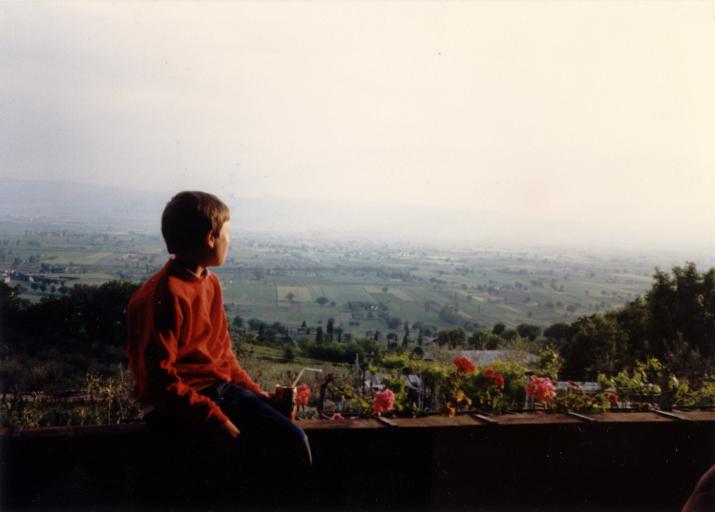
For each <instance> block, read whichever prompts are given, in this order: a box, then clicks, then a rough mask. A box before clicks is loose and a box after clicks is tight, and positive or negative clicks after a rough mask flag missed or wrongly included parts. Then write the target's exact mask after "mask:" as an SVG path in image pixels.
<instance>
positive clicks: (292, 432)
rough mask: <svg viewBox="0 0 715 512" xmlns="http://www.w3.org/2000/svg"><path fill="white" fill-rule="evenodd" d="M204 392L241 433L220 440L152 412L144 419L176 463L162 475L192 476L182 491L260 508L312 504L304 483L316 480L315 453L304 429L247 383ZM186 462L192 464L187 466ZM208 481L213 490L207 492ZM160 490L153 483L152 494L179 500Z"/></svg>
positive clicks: (216, 386)
mask: <svg viewBox="0 0 715 512" xmlns="http://www.w3.org/2000/svg"><path fill="white" fill-rule="evenodd" d="M200 393H201V394H203V395H205V396H207V397H208V398H210V399H212V400H213V401H214V402H216V403H217V404H218V406H219V407H220V408H221V410H222V411H223V412H224V414H226V416H228V417H229V418H230V419H231V421H232V422H233V423H234V424H235V425H236V426H237V427H238V429H239V430H240V431H241V435H240V436H238V438H237V439H236V440H235V441H231V440H230V438H229V437H228V435H226V436H224V435H219V436H218V438H217V437H216V432H213V431H212V432H213V433H211V432H209V431H207V430H204V429H196V426H194V425H187V424H185V423H182V420H181V418H165V417H161V416H159V415H158V414H157V413H156V411H154V412H152V413H150V415H148V416H147V417H146V418H145V420H146V422H147V424H148V425H149V427H150V430H151V431H152V432H154V433H156V434H158V435H159V438H158V441H159V443H161V442H162V441H163V442H165V443H168V446H166V447H165V449H167V452H168V454H169V455H168V456H167V457H166V461H169V464H170V466H172V467H171V469H170V470H169V471H168V472H166V473H159V477H158V478H162V477H163V478H166V479H168V481H170V482H172V483H173V484H174V485H176V482H175V480H176V475H182V474H184V475H190V477H189V478H188V479H187V480H186V481H185V482H183V483H182V484H179V486H180V487H181V488H182V489H181V490H182V491H183V492H185V493H186V494H187V495H188V496H193V497H194V498H195V497H196V496H202V499H206V500H208V499H212V498H213V499H218V500H219V503H220V502H221V500H222V499H224V498H221V496H224V497H225V496H226V495H228V496H231V497H236V498H239V499H240V500H243V501H245V502H247V503H253V504H255V505H261V506H274V507H275V506H278V507H285V506H295V505H305V504H307V501H306V500H310V499H311V497H310V496H309V495H308V494H307V493H306V492H305V485H306V484H307V483H309V482H310V481H311V475H310V467H311V464H312V456H311V450H310V444H309V443H308V437H307V436H306V435H305V432H304V431H303V429H301V428H300V427H299V426H297V425H295V424H294V423H293V422H291V421H290V420H289V419H288V418H286V417H285V416H283V415H282V414H281V413H280V412H278V411H277V410H276V409H274V408H273V407H271V405H270V404H269V403H267V402H266V401H265V400H264V399H263V398H261V397H259V396H257V395H255V394H254V393H253V392H251V391H249V390H247V389H245V388H244V387H243V386H239V385H237V384H232V383H216V384H214V385H212V386H209V387H208V388H204V389H202V390H201V391H200ZM167 434H168V436H167ZM173 436H178V437H177V438H175V437H173ZM217 441H218V442H217ZM177 442H178V443H180V444H181V445H182V446H185V447H186V448H187V449H188V453H190V454H191V455H190V458H187V457H186V456H185V455H184V454H183V453H182V452H181V449H178V450H177ZM224 443H225V444H224ZM187 464H188V466H189V468H188V469H187V468H183V466H182V465H187ZM180 467H181V468H182V469H178V468H180ZM172 469H173V471H172ZM167 475H168V476H167ZM191 475H194V476H191ZM195 475H200V478H199V477H197V476H195ZM153 477H154V478H157V477H156V475H153ZM209 481H210V482H212V484H211V485H213V487H211V488H212V489H213V491H208V487H207V486H208V485H209ZM192 486H193V487H192ZM156 488H159V489H162V488H163V485H158V486H152V493H150V495H151V496H152V497H153V499H159V503H161V502H162V501H161V500H163V499H176V497H175V496H174V495H173V494H171V492H169V495H168V496H164V495H161V496H156V492H154V490H155V489H156ZM169 491H171V489H169Z"/></svg>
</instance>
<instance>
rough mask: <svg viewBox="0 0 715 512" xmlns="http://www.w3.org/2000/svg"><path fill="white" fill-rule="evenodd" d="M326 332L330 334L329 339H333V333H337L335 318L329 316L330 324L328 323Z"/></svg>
mask: <svg viewBox="0 0 715 512" xmlns="http://www.w3.org/2000/svg"><path fill="white" fill-rule="evenodd" d="M326 333H327V335H328V341H333V335H334V334H335V319H334V318H328V324H327V325H326Z"/></svg>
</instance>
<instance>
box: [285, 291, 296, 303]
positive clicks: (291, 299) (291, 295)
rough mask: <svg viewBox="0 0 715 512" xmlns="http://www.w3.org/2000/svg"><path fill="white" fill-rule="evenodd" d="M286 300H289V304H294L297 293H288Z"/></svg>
mask: <svg viewBox="0 0 715 512" xmlns="http://www.w3.org/2000/svg"><path fill="white" fill-rule="evenodd" d="M286 299H288V301H289V302H293V299H295V293H293V292H288V293H286Z"/></svg>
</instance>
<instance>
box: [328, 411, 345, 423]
mask: <svg viewBox="0 0 715 512" xmlns="http://www.w3.org/2000/svg"><path fill="white" fill-rule="evenodd" d="M330 420H331V421H344V420H345V418H343V415H342V414H340V413H339V412H336V413H335V414H333V415H332V416H331V417H330Z"/></svg>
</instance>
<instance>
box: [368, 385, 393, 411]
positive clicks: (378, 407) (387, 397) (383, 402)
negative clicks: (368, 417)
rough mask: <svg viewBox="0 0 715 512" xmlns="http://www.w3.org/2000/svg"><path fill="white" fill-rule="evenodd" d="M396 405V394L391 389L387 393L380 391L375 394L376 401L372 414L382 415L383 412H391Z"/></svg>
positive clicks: (374, 401)
mask: <svg viewBox="0 0 715 512" xmlns="http://www.w3.org/2000/svg"><path fill="white" fill-rule="evenodd" d="M394 403H395V393H393V392H392V390H391V389H386V390H385V391H378V392H377V393H375V399H374V400H373V402H372V412H374V413H375V414H380V413H383V412H387V411H391V410H392V406H393V405H394Z"/></svg>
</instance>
